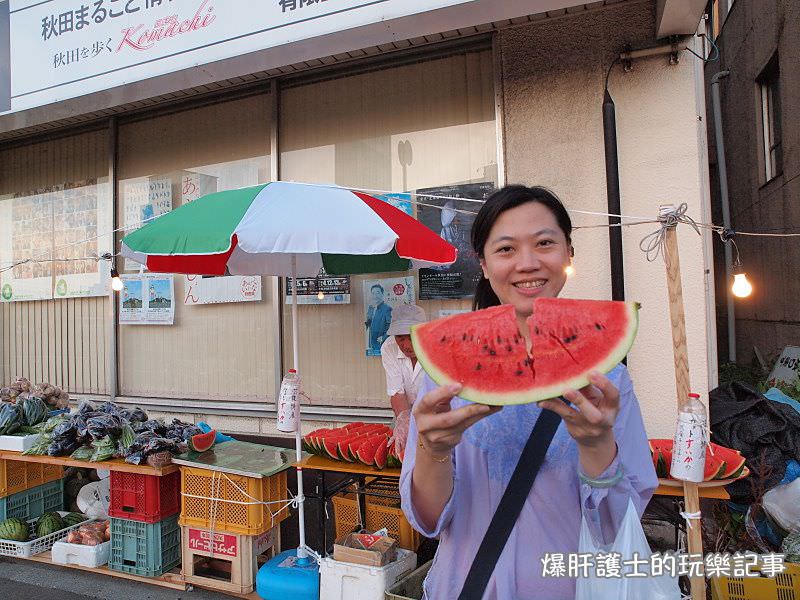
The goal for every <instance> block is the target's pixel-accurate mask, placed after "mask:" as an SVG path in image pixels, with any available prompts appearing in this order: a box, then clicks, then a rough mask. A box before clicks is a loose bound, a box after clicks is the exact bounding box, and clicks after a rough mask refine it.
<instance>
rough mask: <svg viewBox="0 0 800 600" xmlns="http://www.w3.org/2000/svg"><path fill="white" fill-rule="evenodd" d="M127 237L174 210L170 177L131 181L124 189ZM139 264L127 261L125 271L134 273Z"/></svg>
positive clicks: (126, 183)
mask: <svg viewBox="0 0 800 600" xmlns="http://www.w3.org/2000/svg"><path fill="white" fill-rule="evenodd" d="M122 204H123V207H124V209H123V210H124V217H123V223H124V224H125V235H127V234H129V233H131V232H133V231H136V230H137V229H139V228H140V227H141V226H142V225H143V224H145V223H147V222H148V221H151V220H153V219H154V218H156V217H159V216H161V215H163V214H164V213H168V212H170V211H171V210H172V181H171V180H170V179H169V178H168V177H142V178H140V179H130V180H128V181H126V182H125V183H124V185H123V187H122ZM139 266H140V265H139V263H137V262H136V261H134V260H130V259H128V258H126V259H125V269H126V270H128V271H133V270H136V269H138V268H139Z"/></svg>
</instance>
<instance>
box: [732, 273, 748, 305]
mask: <svg viewBox="0 0 800 600" xmlns="http://www.w3.org/2000/svg"><path fill="white" fill-rule="evenodd" d="M731 291H732V292H733V295H734V296H736V297H737V298H747V297H748V296H749V295H750V294H752V293H753V285H752V284H751V283H750V282H749V281H747V275H746V274H745V272H744V271H741V272H739V273H736V274H735V275H734V276H733V285H732V286H731Z"/></svg>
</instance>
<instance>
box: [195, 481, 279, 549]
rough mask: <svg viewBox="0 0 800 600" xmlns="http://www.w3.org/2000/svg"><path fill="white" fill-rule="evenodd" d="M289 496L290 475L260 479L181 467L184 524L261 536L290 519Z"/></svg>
mask: <svg viewBox="0 0 800 600" xmlns="http://www.w3.org/2000/svg"><path fill="white" fill-rule="evenodd" d="M287 496H288V492H287V489H286V471H281V472H280V473H276V474H275V475H272V476H271V477H263V478H256V477H244V476H242V475H233V474H230V473H219V472H217V471H209V470H208V469H196V468H194V467H181V518H180V524H181V525H183V526H186V527H200V528H202V529H213V530H214V531H226V532H228V533H240V534H242V535H259V534H262V533H266V532H267V531H269V530H270V529H272V528H273V527H275V525H277V524H278V523H280V522H281V521H283V520H284V519H286V518H287V517H288V516H289V509H288V508H284V506H285V502H286V500H287ZM281 508H283V510H280V509H281ZM279 510H280V512H278V511H279Z"/></svg>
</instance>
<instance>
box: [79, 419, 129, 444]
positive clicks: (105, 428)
mask: <svg viewBox="0 0 800 600" xmlns="http://www.w3.org/2000/svg"><path fill="white" fill-rule="evenodd" d="M86 429H87V431H88V432H89V435H90V436H91V438H92V439H93V440H100V439H103V438H105V437H107V436H111V437H115V438H116V437H119V435H120V433H121V432H122V423H121V422H120V420H119V418H118V417H116V416H114V415H111V414H102V415H100V416H97V417H90V418H88V419H86Z"/></svg>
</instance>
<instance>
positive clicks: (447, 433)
mask: <svg viewBox="0 0 800 600" xmlns="http://www.w3.org/2000/svg"><path fill="white" fill-rule="evenodd" d="M460 391H461V385H460V384H453V385H449V386H441V387H438V388H436V389H435V390H431V391H430V392H428V393H427V394H425V395H424V396H423V397H422V398H421V399H420V400H419V401H418V402H416V403H415V404H414V408H413V413H414V420H415V421H416V423H417V432H418V436H419V443H421V444H422V446H423V447H424V448H425V450H427V452H428V453H429V454H431V455H432V456H433V457H434V458H441V457H443V456H447V455H449V454H450V452H451V451H452V450H453V448H455V447H456V445H458V443H459V442H460V441H461V436H462V435H463V433H464V431H465V430H466V429H467V428H468V427H470V426H472V425H474V424H475V423H477V422H478V421H480V420H481V419H483V418H485V417H488V416H489V415H492V414H494V413H496V412H498V411H499V410H500V409H501V408H502V406H488V405H486V404H468V405H467V406H462V407H461V408H457V409H455V410H451V408H450V400H452V399H453V396H455V395H457V394H458V392H460ZM417 455H418V456H419V453H418V454H417Z"/></svg>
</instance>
